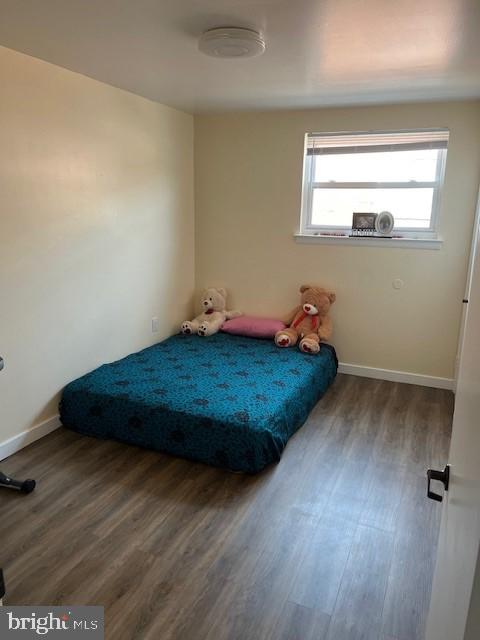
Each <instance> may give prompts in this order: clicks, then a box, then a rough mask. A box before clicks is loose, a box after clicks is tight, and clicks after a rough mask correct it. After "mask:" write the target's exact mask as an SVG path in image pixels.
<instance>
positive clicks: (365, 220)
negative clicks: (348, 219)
mask: <svg viewBox="0 0 480 640" xmlns="http://www.w3.org/2000/svg"><path fill="white" fill-rule="evenodd" d="M376 219H377V214H376V213H371V212H363V211H355V212H354V213H353V214H352V233H351V235H352V236H353V237H363V236H367V237H370V236H373V235H374V234H375V222H376Z"/></svg>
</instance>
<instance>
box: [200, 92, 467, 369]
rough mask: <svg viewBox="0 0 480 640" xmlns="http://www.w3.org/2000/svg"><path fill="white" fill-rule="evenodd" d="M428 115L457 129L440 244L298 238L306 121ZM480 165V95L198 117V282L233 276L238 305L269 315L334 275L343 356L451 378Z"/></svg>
mask: <svg viewBox="0 0 480 640" xmlns="http://www.w3.org/2000/svg"><path fill="white" fill-rule="evenodd" d="M419 127H449V128H450V131H451V137H450V144H449V150H448V159H447V169H446V176H445V186H444V191H443V196H442V204H441V214H440V235H441V236H442V237H443V239H444V245H443V247H442V249H441V250H439V251H432V250H419V249H404V248H399V249H380V248H376V247H372V248H368V247H358V246H353V247H352V246H331V245H328V246H327V245H305V244H297V243H296V242H295V241H294V239H293V233H294V232H295V231H297V230H298V226H299V217H300V198H301V180H302V153H303V144H304V134H305V132H307V131H340V130H353V131H354V130H369V129H408V128H419ZM479 177H480V103H479V102H470V103H448V104H422V105H401V106H385V107H376V108H373V107H365V108H347V109H322V110H306V111H295V112H264V113H250V114H248V113H247V114H245V113H244V114H229V115H220V116H199V117H196V119H195V202H196V229H197V231H196V278H197V287H198V288H200V287H203V286H206V285H215V286H217V285H226V286H227V287H228V288H229V289H230V291H232V293H233V295H232V305H233V306H235V307H240V308H242V309H243V310H244V311H247V312H250V313H257V314H268V315H275V314H280V313H284V312H285V311H287V310H288V309H289V308H290V307H292V306H293V305H295V304H296V303H297V300H298V294H297V290H298V286H299V285H300V284H302V283H304V282H307V283H308V282H312V283H319V284H323V285H325V286H328V287H332V288H333V289H335V290H336V291H337V294H338V300H337V303H336V305H335V306H334V320H335V336H334V344H335V345H336V347H337V350H338V354H339V358H340V360H341V361H343V362H347V363H352V364H359V365H364V366H370V367H379V368H384V369H393V370H399V371H407V372H413V373H418V374H424V375H431V376H440V377H447V378H451V377H452V376H453V374H454V361H455V355H456V348H457V336H458V330H459V321H460V314H461V308H462V304H461V300H462V295H463V289H464V284H465V276H466V265H467V254H468V249H469V243H470V236H471V231H472V222H473V215H474V209H475V202H476V197H477V189H478V183H479ZM395 278H401V279H402V280H404V282H405V286H404V287H403V289H401V290H395V289H393V288H392V280H393V279H395Z"/></svg>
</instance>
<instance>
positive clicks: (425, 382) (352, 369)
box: [338, 362, 454, 391]
mask: <svg viewBox="0 0 480 640" xmlns="http://www.w3.org/2000/svg"><path fill="white" fill-rule="evenodd" d="M338 371H339V373H348V374H350V375H352V376H360V377H362V378H375V379H377V380H389V381H390V382H404V383H406V384H418V385H420V386H421V387H434V388H436V389H448V390H449V391H453V389H454V380H453V379H452V378H438V377H436V376H424V375H422V374H420V373H409V372H408V371H393V370H392V369H377V368H376V367H364V366H362V365H360V364H348V362H339V364H338Z"/></svg>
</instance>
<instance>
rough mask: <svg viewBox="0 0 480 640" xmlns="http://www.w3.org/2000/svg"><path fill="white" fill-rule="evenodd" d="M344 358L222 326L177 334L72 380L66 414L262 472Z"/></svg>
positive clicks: (75, 422)
mask: <svg viewBox="0 0 480 640" xmlns="http://www.w3.org/2000/svg"><path fill="white" fill-rule="evenodd" d="M336 372H337V358H336V355H335V350H334V348H333V347H332V346H330V345H327V344H322V348H321V351H320V353H319V354H318V355H314V356H312V355H307V354H304V353H301V352H300V351H299V350H298V349H279V348H278V347H276V346H275V344H274V343H273V341H269V340H260V339H255V338H246V337H242V336H233V335H228V334H225V333H218V334H216V335H215V336H211V337H208V338H200V337H198V336H195V335H194V336H184V335H177V336H173V337H171V338H168V339H167V340H165V341H164V342H161V343H159V344H156V345H154V346H152V347H149V348H147V349H144V350H143V351H140V352H138V353H133V354H131V355H129V356H127V357H126V358H123V359H122V360H119V361H118V362H113V363H110V364H105V365H103V366H101V367H99V368H98V369H96V370H95V371H92V372H91V373H88V374H86V375H84V376H82V377H81V378H79V379H78V380H75V381H73V382H71V383H70V384H68V385H67V386H66V387H65V389H64V391H63V395H62V400H61V403H60V417H61V420H62V423H63V424H64V425H65V426H66V427H68V428H70V429H73V430H75V431H78V432H79V433H82V434H85V435H89V436H96V437H100V438H113V439H117V440H120V441H123V442H127V443H131V444H135V445H139V446H142V447H147V448H151V449H156V450H159V451H165V452H168V453H171V454H173V455H176V456H181V457H184V458H189V459H192V460H198V461H201V462H205V463H207V464H210V465H214V466H219V467H224V468H227V469H231V470H234V471H244V472H250V473H255V472H257V471H260V470H261V469H263V468H264V467H265V466H266V465H268V464H269V463H271V462H275V461H278V460H279V459H280V456H281V454H282V451H283V450H284V448H285V446H286V444H287V442H288V440H289V438H290V437H291V436H292V435H293V434H294V433H295V431H297V429H299V428H300V427H301V425H302V424H303V423H304V422H305V420H306V418H307V416H308V414H309V413H310V411H311V409H312V408H313V406H314V405H315V404H316V402H317V401H318V400H319V399H320V398H321V396H322V395H323V394H324V393H325V391H326V390H327V388H328V387H329V385H330V384H331V383H332V381H333V380H334V378H335V375H336Z"/></svg>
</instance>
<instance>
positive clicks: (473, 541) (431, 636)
mask: <svg viewBox="0 0 480 640" xmlns="http://www.w3.org/2000/svg"><path fill="white" fill-rule="evenodd" d="M475 253H476V257H475V259H474V260H473V264H472V279H471V285H470V295H469V302H468V305H467V310H466V320H465V328H464V335H463V348H462V351H461V359H460V366H459V374H458V381H457V395H456V401H455V412H454V417H453V431H452V443H451V448H450V459H449V464H450V465H451V467H450V486H449V490H448V492H446V493H445V495H444V500H443V503H442V507H440V505H439V508H442V509H443V512H442V524H441V530H440V539H439V546H438V556H437V566H436V569H435V576H434V581H433V588H432V601H431V605H430V613H429V617H428V622H427V632H426V640H463V639H464V636H465V630H466V628H467V618H468V616H469V606H470V600H471V598H472V586H473V580H474V576H475V569H476V565H477V558H478V552H479V542H480V250H479V237H478V234H477V235H476V252H475ZM440 486H441V485H440ZM432 489H433V486H432ZM477 582H478V580H477ZM475 588H478V587H477V584H476V587H475ZM474 597H475V598H476V597H477V595H475V596H474ZM471 614H472V612H471ZM473 618H474V616H472V615H470V619H469V621H468V625H469V627H470V626H471V624H472V620H473ZM477 619H478V618H477ZM468 637H471V638H480V630H478V634H477V633H475V634H474V635H472V630H471V628H469V629H468Z"/></svg>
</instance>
